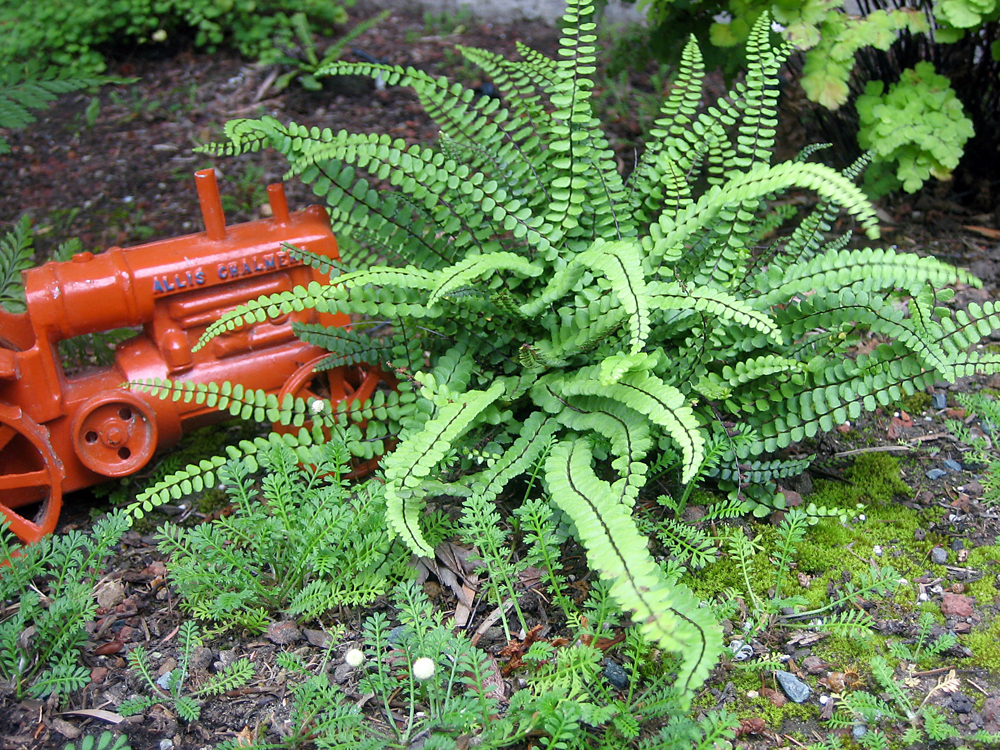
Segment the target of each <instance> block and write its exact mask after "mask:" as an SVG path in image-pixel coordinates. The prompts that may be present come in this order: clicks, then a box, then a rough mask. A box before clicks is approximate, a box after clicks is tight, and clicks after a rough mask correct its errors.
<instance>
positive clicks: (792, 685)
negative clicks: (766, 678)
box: [774, 670, 812, 703]
mask: <svg viewBox="0 0 1000 750" xmlns="http://www.w3.org/2000/svg"><path fill="white" fill-rule="evenodd" d="M774 676H775V678H776V679H777V680H778V684H779V685H780V686H781V690H782V692H784V694H785V695H787V696H788V700H790V701H792V702H794V703H805V701H806V700H808V699H809V695H810V693H812V689H811V688H810V687H809V686H808V685H806V684H805V683H804V682H803V681H802V680H800V679H799V678H798V677H796V676H795V675H793V674H792V673H791V672H782V671H781V670H778V671H776V672H775V673H774Z"/></svg>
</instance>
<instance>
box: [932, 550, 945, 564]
mask: <svg viewBox="0 0 1000 750" xmlns="http://www.w3.org/2000/svg"><path fill="white" fill-rule="evenodd" d="M931 562H932V563H934V564H935V565H944V564H945V563H947V562H948V553H947V552H946V551H945V550H944V549H943V548H941V547H935V548H934V549H932V550H931Z"/></svg>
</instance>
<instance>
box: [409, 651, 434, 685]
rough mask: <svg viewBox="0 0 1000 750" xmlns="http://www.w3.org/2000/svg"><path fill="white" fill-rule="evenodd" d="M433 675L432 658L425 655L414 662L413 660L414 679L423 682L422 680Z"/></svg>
mask: <svg viewBox="0 0 1000 750" xmlns="http://www.w3.org/2000/svg"><path fill="white" fill-rule="evenodd" d="M433 676H434V660H433V659H430V658H428V657H426V656H421V657H420V658H419V659H417V660H416V661H415V662H413V677H414V679H417V680H419V681H420V682H423V681H424V680H429V679H430V678H431V677H433Z"/></svg>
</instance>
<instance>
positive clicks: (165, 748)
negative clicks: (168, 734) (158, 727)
mask: <svg viewBox="0 0 1000 750" xmlns="http://www.w3.org/2000/svg"><path fill="white" fill-rule="evenodd" d="M173 747H174V741H173V740H172V739H170V738H167V739H165V740H160V750H173Z"/></svg>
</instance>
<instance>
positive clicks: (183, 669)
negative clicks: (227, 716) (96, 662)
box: [118, 620, 254, 722]
mask: <svg viewBox="0 0 1000 750" xmlns="http://www.w3.org/2000/svg"><path fill="white" fill-rule="evenodd" d="M178 639H179V643H180V655H179V658H178V660H177V666H176V667H174V668H173V669H172V670H170V671H169V672H167V673H165V674H164V675H163V676H162V677H160V678H154V677H153V673H152V668H151V665H150V661H149V652H148V651H146V648H145V646H136V647H135V648H133V649H132V650H131V651H129V654H128V663H129V666H131V667H132V669H134V670H135V671H136V672H137V673H138V674H139V675H141V677H142V679H143V681H144V682H145V683H146V685H147V686H148V687H149V690H150V692H151V693H152V695H137V696H134V697H132V698H129V699H127V700H124V701H122V702H121V703H120V704H119V705H118V713H120V714H121V715H122V716H133V715H135V714H141V713H143V712H144V711H146V710H147V709H149V708H151V707H152V706H154V705H156V704H157V703H164V702H169V703H171V704H172V705H173V707H174V710H175V711H176V712H177V715H178V716H180V717H181V718H182V719H183V720H184V721H187V722H191V721H197V720H198V717H199V716H201V705H200V704H199V703H198V700H197V699H198V698H201V697H203V696H214V695H221V694H222V693H225V692H226V691H228V690H235V689H236V688H239V687H243V686H244V685H246V683H247V682H249V681H250V679H251V678H252V677H253V674H254V669H253V664H251V663H250V660H249V659H247V658H246V657H243V658H241V659H237V660H236V661H233V662H231V663H230V664H228V665H227V666H226V667H225V669H223V670H222V671H220V672H219V673H218V674H216V675H214V676H213V677H212V678H211V679H209V680H208V681H206V682H205V683H204V684H202V685H201V686H199V687H197V688H195V689H194V690H190V689H188V690H187V691H185V687H186V682H187V679H188V677H189V670H190V664H191V655H192V654H193V652H194V650H195V649H196V648H197V647H199V646H201V635H200V633H199V632H198V626H197V624H195V622H194V621H193V620H186V621H185V622H183V623H181V625H180V630H179V634H178Z"/></svg>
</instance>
